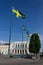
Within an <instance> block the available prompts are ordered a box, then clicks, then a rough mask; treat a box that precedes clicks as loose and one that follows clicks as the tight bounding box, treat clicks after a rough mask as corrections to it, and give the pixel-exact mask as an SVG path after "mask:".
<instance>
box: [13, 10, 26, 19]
mask: <svg viewBox="0 0 43 65" xmlns="http://www.w3.org/2000/svg"><path fill="white" fill-rule="evenodd" d="M12 12H13V13H15V15H16V17H17V18H18V17H21V18H25V15H24V14H22V13H21V12H20V11H19V10H16V9H12Z"/></svg>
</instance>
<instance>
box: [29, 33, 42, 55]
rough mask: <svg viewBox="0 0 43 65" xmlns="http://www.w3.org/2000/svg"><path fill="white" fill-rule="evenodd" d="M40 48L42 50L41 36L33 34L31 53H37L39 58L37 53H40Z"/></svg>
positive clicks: (30, 46) (30, 44)
mask: <svg viewBox="0 0 43 65" xmlns="http://www.w3.org/2000/svg"><path fill="white" fill-rule="evenodd" d="M40 48H41V42H40V38H39V35H38V34H37V33H33V34H32V35H31V38H30V43H29V52H30V53H35V54H36V56H37V53H39V51H40Z"/></svg>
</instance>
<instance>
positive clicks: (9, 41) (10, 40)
mask: <svg viewBox="0 0 43 65" xmlns="http://www.w3.org/2000/svg"><path fill="white" fill-rule="evenodd" d="M11 27H12V14H11V13H10V29H9V48H8V58H10V43H11Z"/></svg>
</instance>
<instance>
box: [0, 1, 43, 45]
mask: <svg viewBox="0 0 43 65" xmlns="http://www.w3.org/2000/svg"><path fill="white" fill-rule="evenodd" d="M12 3H13V5H14V8H15V9H18V10H20V11H21V12H22V13H23V14H25V16H26V18H25V19H22V18H16V16H15V14H13V13H11V8H12ZM10 15H12V31H11V41H19V40H22V25H25V26H26V28H27V30H28V31H29V34H32V33H34V32H36V33H38V34H39V35H40V39H41V43H42V44H43V0H0V40H4V41H9V27H10ZM23 40H27V36H26V33H25V32H24V31H23Z"/></svg>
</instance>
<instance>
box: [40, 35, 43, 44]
mask: <svg viewBox="0 0 43 65" xmlns="http://www.w3.org/2000/svg"><path fill="white" fill-rule="evenodd" d="M40 40H41V43H43V35H40Z"/></svg>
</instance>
